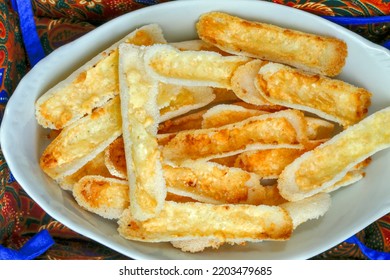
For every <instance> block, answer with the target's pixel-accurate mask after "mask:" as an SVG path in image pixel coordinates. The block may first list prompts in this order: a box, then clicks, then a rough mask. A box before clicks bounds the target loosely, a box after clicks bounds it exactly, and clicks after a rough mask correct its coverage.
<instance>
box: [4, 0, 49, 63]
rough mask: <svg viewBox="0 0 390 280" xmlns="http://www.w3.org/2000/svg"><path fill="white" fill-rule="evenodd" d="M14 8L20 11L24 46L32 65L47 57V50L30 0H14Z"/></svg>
mask: <svg viewBox="0 0 390 280" xmlns="http://www.w3.org/2000/svg"><path fill="white" fill-rule="evenodd" d="M11 4H12V8H13V9H14V10H15V11H16V12H17V13H18V15H19V21H20V30H21V32H22V37H23V43H24V47H25V48H26V52H27V56H28V59H29V61H30V64H31V66H34V65H35V64H37V63H38V62H39V61H40V60H41V59H42V58H44V57H45V51H44V50H43V47H42V45H41V41H40V40H39V36H38V33H37V29H36V26H35V21H34V14H33V8H32V5H31V1H30V0H12V1H11Z"/></svg>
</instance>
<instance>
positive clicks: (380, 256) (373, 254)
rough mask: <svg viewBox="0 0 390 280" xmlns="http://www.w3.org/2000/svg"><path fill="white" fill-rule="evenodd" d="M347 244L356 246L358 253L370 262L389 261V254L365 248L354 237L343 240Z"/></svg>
mask: <svg viewBox="0 0 390 280" xmlns="http://www.w3.org/2000/svg"><path fill="white" fill-rule="evenodd" d="M345 242H347V243H351V244H356V245H357V246H359V249H360V251H362V253H363V254H364V255H365V256H366V257H367V258H368V259H370V260H390V253H385V252H379V251H375V250H373V249H371V248H368V247H367V246H365V245H364V244H363V243H362V242H361V241H360V240H359V238H357V237H356V235H354V236H352V237H350V238H348V239H347V240H345Z"/></svg>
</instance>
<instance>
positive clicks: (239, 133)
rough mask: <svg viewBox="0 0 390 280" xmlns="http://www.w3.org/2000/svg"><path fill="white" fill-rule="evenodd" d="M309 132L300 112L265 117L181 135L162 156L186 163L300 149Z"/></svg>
mask: <svg viewBox="0 0 390 280" xmlns="http://www.w3.org/2000/svg"><path fill="white" fill-rule="evenodd" d="M290 118H291V119H290ZM295 123H299V124H298V125H297V126H298V127H295V126H294V125H295ZM305 128H306V123H305V121H304V117H303V114H302V113H301V112H299V111H294V110H291V111H290V110H288V111H282V112H277V113H273V114H265V115H261V116H255V117H252V118H248V119H246V120H244V121H242V122H238V123H234V124H230V125H226V126H223V127H219V128H210V129H198V130H190V131H181V132H178V133H177V134H176V135H175V136H174V137H173V138H172V139H171V140H170V141H169V142H168V144H166V145H165V146H164V147H163V148H162V154H163V157H164V158H165V160H172V161H182V160H185V159H200V158H204V159H206V158H207V159H212V158H217V157H224V156H229V155H232V154H237V153H240V152H243V151H244V150H246V149H248V146H250V145H271V146H272V145H298V144H300V143H301V142H302V141H304V140H305V139H303V138H302V137H305V136H306V134H305V132H303V131H302V130H305Z"/></svg>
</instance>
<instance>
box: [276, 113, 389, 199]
mask: <svg viewBox="0 0 390 280" xmlns="http://www.w3.org/2000/svg"><path fill="white" fill-rule="evenodd" d="M389 122H390V108H386V109H382V110H380V111H378V112H376V113H374V114H372V115H370V116H369V117H367V118H365V119H364V120H362V121H360V122H359V123H358V124H355V125H353V126H350V127H349V128H347V129H346V130H344V131H342V132H340V133H339V134H338V135H336V136H334V137H333V138H332V139H330V140H328V141H327V142H325V143H324V144H322V145H320V146H318V147H317V148H315V149H314V150H311V151H309V152H307V153H304V154H303V155H302V156H300V157H299V158H297V159H296V160H295V161H294V162H292V163H291V164H290V165H288V166H287V167H286V168H285V169H284V171H283V172H282V174H281V175H280V177H279V180H278V188H279V190H280V193H281V194H282V196H283V197H284V198H285V199H287V200H290V201H296V200H299V199H302V198H305V197H308V196H311V195H313V194H316V193H318V192H322V191H324V190H326V189H327V188H329V187H330V186H332V185H333V184H335V183H336V182H337V181H339V180H341V178H343V177H344V176H345V174H346V173H347V172H348V171H350V170H351V169H352V168H353V167H354V166H355V165H356V164H358V163H359V162H362V161H363V160H364V159H366V158H368V157H370V156H371V155H373V154H374V153H376V152H378V151H380V150H383V149H385V148H388V147H389V146H390V132H389V131H388V130H386V129H384V127H387V126H388V124H389Z"/></svg>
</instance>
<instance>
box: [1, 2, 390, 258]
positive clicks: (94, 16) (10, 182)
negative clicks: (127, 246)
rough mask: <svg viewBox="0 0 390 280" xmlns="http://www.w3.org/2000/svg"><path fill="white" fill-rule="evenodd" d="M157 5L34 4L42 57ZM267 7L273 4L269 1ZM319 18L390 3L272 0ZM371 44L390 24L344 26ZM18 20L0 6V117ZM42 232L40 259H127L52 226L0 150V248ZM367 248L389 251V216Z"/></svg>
mask: <svg viewBox="0 0 390 280" xmlns="http://www.w3.org/2000/svg"><path fill="white" fill-rule="evenodd" d="M161 2H165V1H158V0H32V6H33V10H34V15H35V21H36V26H37V31H38V35H39V37H40V40H41V43H42V46H43V47H44V50H45V52H46V54H49V53H50V52H52V51H53V50H54V49H56V48H58V47H60V46H62V45H64V44H66V43H68V42H71V41H73V40H75V39H76V38H78V37H79V36H82V35H84V34H86V33H87V32H89V31H91V30H92V29H94V28H96V27H97V26H99V25H100V24H102V23H104V22H106V21H108V20H110V19H112V18H115V17H117V16H120V15H122V14H125V13H128V12H130V11H133V10H136V9H140V8H143V7H146V6H149V5H154V4H158V3H161ZM270 2H271V1H270ZM272 2H274V3H277V4H281V5H287V6H291V7H294V8H297V9H303V10H306V11H308V12H311V13H314V14H318V15H330V16H373V15H378V16H380V15H390V0H382V1H381V0H372V1H364V0H361V1H342V0H316V1H315V0H312V1H309V0H295V1H286V0H273V1H272ZM348 28H350V29H351V30H353V31H355V32H357V33H359V34H360V35H362V36H365V37H366V38H368V39H369V40H371V41H373V42H377V43H382V42H384V41H386V40H389V39H390V23H381V24H370V25H361V26H355V25H354V26H348ZM29 67H30V66H29V65H28V59H27V58H26V55H25V50H24V47H23V43H22V40H21V35H20V31H19V22H18V16H17V14H16V13H15V12H14V11H13V10H12V8H11V6H10V3H9V1H7V0H6V1H2V2H0V93H1V97H2V98H0V112H2V111H3V109H4V106H6V101H7V98H8V97H9V96H10V95H11V94H12V92H13V90H14V89H15V88H16V86H17V84H18V82H19V81H20V79H21V78H22V77H23V76H24V75H25V74H26V73H27V72H28V69H29ZM41 229H47V230H48V231H49V232H50V234H51V236H52V237H53V239H54V240H55V245H53V246H52V247H51V248H50V249H49V250H48V251H47V252H46V253H45V254H44V255H41V256H40V257H39V259H128V258H127V257H125V256H123V255H121V254H119V253H117V252H115V251H113V250H111V249H109V248H107V247H105V246H103V245H101V244H98V243H96V242H94V241H92V240H90V239H88V238H85V237H83V236H81V235H79V234H77V233H75V232H73V231H72V230H70V229H69V228H67V227H65V226H64V225H62V224H61V223H60V222H58V221H56V220H54V219H53V218H52V217H50V216H49V215H48V214H47V213H45V212H44V211H43V210H42V209H41V208H40V207H39V205H37V204H36V203H35V202H34V201H33V200H32V199H31V198H30V197H29V196H28V195H27V194H26V193H25V192H24V190H23V189H22V188H21V187H20V185H19V184H18V183H17V182H16V181H15V180H14V178H13V177H12V174H11V172H10V170H9V169H8V166H7V163H6V162H5V160H4V157H3V155H2V152H1V149H0V244H2V245H3V246H6V247H9V248H12V249H18V248H20V247H21V246H22V245H23V244H24V243H25V242H26V241H27V240H28V239H29V238H31V237H32V236H33V235H34V234H35V233H37V232H38V231H39V230H41ZM357 236H358V237H359V239H360V240H361V241H362V242H363V243H364V244H365V245H366V246H367V247H369V248H372V249H375V250H378V251H384V252H389V251H390V214H388V215H386V216H384V217H382V218H381V219H379V220H378V221H376V222H374V223H372V224H371V225H369V226H368V227H367V228H365V229H364V230H362V231H361V232H359V233H358V234H357ZM313 259H366V257H365V256H364V255H363V254H362V252H361V251H360V249H359V248H358V247H357V246H356V245H353V244H348V243H345V242H343V243H341V244H338V245H337V246H335V247H334V248H331V249H329V250H327V251H326V252H323V253H322V254H320V255H318V256H315V257H313Z"/></svg>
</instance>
